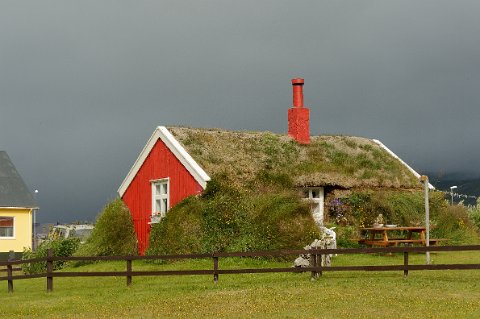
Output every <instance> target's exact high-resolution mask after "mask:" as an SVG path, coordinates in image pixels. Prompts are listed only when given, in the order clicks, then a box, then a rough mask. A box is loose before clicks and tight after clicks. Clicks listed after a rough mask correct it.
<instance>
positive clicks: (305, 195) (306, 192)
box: [303, 190, 308, 198]
mask: <svg viewBox="0 0 480 319" xmlns="http://www.w3.org/2000/svg"><path fill="white" fill-rule="evenodd" d="M303 196H304V197H305V198H308V190H306V191H303Z"/></svg>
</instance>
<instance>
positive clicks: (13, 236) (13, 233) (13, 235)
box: [0, 216, 15, 239]
mask: <svg viewBox="0 0 480 319" xmlns="http://www.w3.org/2000/svg"><path fill="white" fill-rule="evenodd" d="M0 218H11V219H12V221H13V225H12V227H11V228H12V236H0V239H15V216H0ZM0 227H2V226H0ZM4 228H10V227H4Z"/></svg>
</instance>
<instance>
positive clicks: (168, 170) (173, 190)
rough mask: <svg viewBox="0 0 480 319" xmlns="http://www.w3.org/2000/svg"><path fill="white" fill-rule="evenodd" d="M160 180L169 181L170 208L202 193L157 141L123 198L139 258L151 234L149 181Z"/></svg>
mask: <svg viewBox="0 0 480 319" xmlns="http://www.w3.org/2000/svg"><path fill="white" fill-rule="evenodd" d="M162 178H169V179H170V198H169V205H170V207H173V206H175V204H177V203H178V202H180V201H181V200H183V199H184V198H186V197H188V196H190V195H194V194H199V193H201V192H202V190H203V189H202V186H201V185H200V184H198V183H197V181H196V180H195V179H194V178H193V176H192V175H191V174H190V173H189V172H188V171H187V169H186V168H185V167H184V166H183V165H182V163H181V162H180V161H179V160H178V159H177V158H176V157H175V155H174V154H173V153H172V152H171V151H170V150H169V149H168V147H167V146H166V145H165V143H163V141H162V140H160V139H159V140H158V141H157V142H156V143H155V146H154V147H153V148H152V150H151V151H150V154H148V156H147V158H146V159H145V161H144V162H143V165H142V167H141V168H140V169H139V171H138V172H137V175H136V176H135V177H134V179H133V180H132V182H131V183H130V185H129V186H128V188H127V190H126V191H125V193H124V194H123V197H122V199H123V201H124V202H125V204H126V205H127V206H128V208H129V209H130V212H131V213H132V218H133V223H134V225H135V232H136V234H137V240H138V249H139V251H140V254H142V255H143V254H144V253H145V249H146V248H147V246H148V237H149V234H150V225H149V224H148V222H150V216H151V215H152V185H151V181H152V180H156V179H162ZM167 214H168V212H167Z"/></svg>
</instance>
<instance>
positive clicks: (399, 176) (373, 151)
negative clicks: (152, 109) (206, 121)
mask: <svg viewBox="0 0 480 319" xmlns="http://www.w3.org/2000/svg"><path fill="white" fill-rule="evenodd" d="M168 129H169V130H170V132H171V133H172V134H173V135H174V136H175V138H176V139H177V140H178V141H179V142H180V143H181V144H182V145H183V146H184V147H185V149H186V150H187V152H189V153H190V155H191V156H192V157H193V158H194V159H195V161H197V163H198V164H199V165H200V166H201V167H202V168H203V169H204V170H205V171H206V172H207V174H209V175H211V176H213V175H215V174H219V173H224V174H228V175H229V176H232V177H234V179H233V180H236V181H238V183H245V182H248V181H251V180H252V179H254V178H255V176H256V175H257V174H258V173H260V172H261V171H265V170H266V171H270V172H274V173H280V174H288V175H289V176H290V177H291V178H292V180H293V182H294V184H295V185H296V186H299V187H300V186H302V187H303V186H328V185H330V186H339V187H345V188H352V187H388V188H406V189H412V188H420V187H421V185H420V183H419V182H418V180H417V178H416V177H415V176H414V175H413V174H412V173H411V172H410V171H409V170H408V169H407V168H406V167H405V166H404V165H403V164H402V163H400V161H398V160H397V159H395V158H394V157H392V156H391V155H389V154H388V153H387V152H386V151H385V150H384V149H383V148H381V147H380V146H379V145H378V144H376V143H375V142H373V141H372V140H370V139H367V138H362V137H352V136H328V135H322V136H312V137H311V143H310V144H309V145H300V144H298V143H296V142H295V141H294V140H292V139H291V138H290V137H288V136H287V135H280V134H274V133H271V132H233V131H226V130H220V129H196V128H187V127H169V128H168Z"/></svg>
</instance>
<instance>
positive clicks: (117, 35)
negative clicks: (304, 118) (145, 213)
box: [0, 0, 480, 221]
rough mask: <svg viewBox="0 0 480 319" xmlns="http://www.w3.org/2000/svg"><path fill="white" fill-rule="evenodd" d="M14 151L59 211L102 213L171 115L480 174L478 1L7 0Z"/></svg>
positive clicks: (1, 132)
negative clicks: (365, 141) (297, 130)
mask: <svg viewBox="0 0 480 319" xmlns="http://www.w3.org/2000/svg"><path fill="white" fill-rule="evenodd" d="M0 9H1V10H0V48H1V49H0V96H1V101H0V149H3V150H6V151H7V152H8V153H9V155H10V157H11V158H12V160H13V161H14V163H15V165H16V166H17V168H18V169H19V171H20V173H21V174H22V176H23V177H24V179H25V181H26V182H27V184H28V185H29V186H30V187H31V188H32V189H34V188H38V189H39V190H40V192H39V201H40V204H41V206H42V209H41V213H40V215H39V218H40V220H43V221H56V220H59V221H70V220H83V219H93V218H94V216H95V215H96V214H97V213H98V211H100V209H101V208H102V206H103V205H104V204H105V202H106V201H108V200H109V199H111V198H113V197H114V196H115V192H116V189H117V187H118V186H119V184H120V183H121V181H122V179H123V178H124V176H125V175H126V173H127V172H128V170H129V168H130V166H131V165H132V164H133V162H134V160H135V158H136V156H137V155H138V153H139V152H140V150H141V149H142V147H143V145H144V143H145V142H146V140H147V139H148V137H149V136H150V134H151V132H152V131H153V129H154V128H155V127H156V126H157V125H163V124H171V125H190V126H195V127H222V128H227V129H234V130H270V131H274V132H285V131H286V127H287V122H286V113H287V109H288V108H289V107H290V104H291V95H290V94H291V93H290V90H291V88H290V83H289V80H290V78H292V77H296V76H302V77H304V78H305V79H306V85H305V101H306V104H307V105H308V106H309V107H310V108H311V116H312V119H311V121H312V131H313V133H315V134H345V135H359V136H366V137H372V138H378V139H380V140H382V141H383V142H384V143H385V144H386V145H388V146H389V147H390V148H391V149H392V150H393V151H395V152H397V153H398V154H399V155H400V156H401V157H402V158H403V159H404V160H406V161H407V162H409V163H410V164H412V165H413V166H414V167H415V168H417V169H419V170H430V171H452V172H454V171H455V172H456V171H464V172H472V173H475V174H478V173H479V170H478V166H477V165H476V164H477V163H478V162H479V161H480V151H479V150H478V147H477V143H476V142H477V136H478V135H479V129H478V123H477V122H478V119H479V118H480V116H479V115H480V114H479V113H480V111H479V108H478V104H479V102H480V97H479V93H478V88H479V87H480V54H479V51H480V40H479V38H478V34H479V33H480V22H479V21H478V12H479V9H480V4H479V3H478V2H477V1H455V2H452V1H421V2H419V1H353V0H352V1H296V2H292V1H278V0H277V1H260V2H259V1H241V2H238V1H188V2H179V1H161V2H160V1H158V2H154V1H135V2H126V1H102V2H99V1H81V2H77V3H70V2H65V1H42V2H38V1H22V2H7V3H5V2H4V3H2V4H1V8H0Z"/></svg>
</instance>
